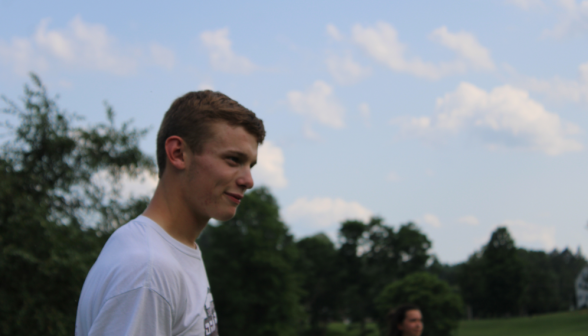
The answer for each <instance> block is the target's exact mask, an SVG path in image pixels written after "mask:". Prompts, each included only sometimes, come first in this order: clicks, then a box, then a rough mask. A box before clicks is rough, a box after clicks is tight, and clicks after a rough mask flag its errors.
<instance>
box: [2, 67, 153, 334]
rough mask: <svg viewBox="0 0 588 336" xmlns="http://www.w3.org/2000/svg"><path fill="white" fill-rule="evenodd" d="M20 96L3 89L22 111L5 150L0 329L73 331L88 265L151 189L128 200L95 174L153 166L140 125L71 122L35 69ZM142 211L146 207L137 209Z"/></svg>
mask: <svg viewBox="0 0 588 336" xmlns="http://www.w3.org/2000/svg"><path fill="white" fill-rule="evenodd" d="M31 79H32V84H33V86H32V87H30V86H28V85H27V86H25V93H24V98H23V99H22V103H21V104H18V103H15V102H13V101H11V100H9V99H7V98H5V97H3V99H4V101H5V102H6V104H7V107H6V108H4V109H3V112H4V113H7V114H9V115H11V116H13V117H16V118H18V120H19V124H18V126H17V127H10V126H9V124H6V125H8V131H9V132H10V134H11V139H10V140H9V141H7V142H5V143H4V144H3V146H2V149H1V152H0V333H1V334H4V335H24V334H26V335H71V334H73V330H74V324H75V315H76V309H77V300H78V297H79V294H80V291H81V287H82V284H83V281H84V279H85V277H86V274H87V272H88V270H89V269H90V267H91V266H92V264H93V263H94V261H95V259H96V257H97V256H98V254H99V252H100V250H101V248H102V246H103V244H104V242H105V241H106V239H107V238H108V235H109V234H110V232H112V230H113V229H114V228H116V227H117V226H118V225H119V224H120V223H122V222H125V221H127V220H128V219H129V218H131V217H133V216H135V215H136V214H137V211H138V210H139V209H141V208H142V206H143V205H144V204H146V200H145V199H134V200H129V201H127V200H123V199H122V198H121V196H120V193H119V191H120V189H119V188H116V187H114V188H109V187H108V186H104V185H101V184H99V183H97V181H96V176H97V174H99V173H104V172H106V173H107V174H108V175H109V176H110V177H111V179H112V180H113V181H115V182H116V181H118V180H119V179H120V178H121V176H123V174H129V175H131V176H137V175H138V174H140V173H142V172H144V171H150V172H152V171H153V170H154V165H153V162H152V160H151V159H150V158H149V157H147V156H146V155H144V154H143V153H142V152H141V150H140V149H139V140H140V138H141V137H142V136H143V135H144V134H145V131H144V130H136V129H134V128H131V127H130V124H129V123H124V124H123V125H122V126H120V127H117V126H116V125H115V123H114V112H113V110H112V108H110V107H109V106H107V110H106V112H107V117H108V123H107V124H99V125H94V126H89V127H79V126H75V122H76V121H79V120H80V118H79V117H76V116H75V115H72V114H69V113H67V112H65V111H63V110H61V109H60V108H59V107H58V106H57V103H56V99H54V98H50V97H49V96H48V94H47V91H46V88H45V87H44V86H43V84H42V83H41V81H40V80H39V78H38V77H37V76H35V75H31ZM140 211H142V209H141V210H140Z"/></svg>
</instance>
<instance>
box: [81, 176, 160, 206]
mask: <svg viewBox="0 0 588 336" xmlns="http://www.w3.org/2000/svg"><path fill="white" fill-rule="evenodd" d="M92 181H93V183H95V184H96V185H98V186H99V187H101V188H104V190H105V192H107V193H110V192H112V191H113V190H115V188H116V190H118V191H119V192H120V195H121V197H122V198H123V199H128V198H130V197H131V196H135V197H138V196H149V197H151V196H153V193H154V192H155V188H157V184H158V183H159V178H158V177H157V175H151V174H149V173H147V172H144V173H142V174H140V175H139V176H137V177H134V178H133V177H131V176H129V175H128V174H122V176H121V177H120V180H119V181H118V182H115V181H114V180H113V178H112V177H111V176H110V174H109V173H108V172H107V171H100V172H98V173H96V174H95V175H94V176H93V177H92Z"/></svg>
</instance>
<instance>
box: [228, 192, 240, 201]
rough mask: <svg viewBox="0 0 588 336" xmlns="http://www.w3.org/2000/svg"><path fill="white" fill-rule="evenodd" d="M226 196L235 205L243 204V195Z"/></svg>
mask: <svg viewBox="0 0 588 336" xmlns="http://www.w3.org/2000/svg"><path fill="white" fill-rule="evenodd" d="M225 195H227V197H228V198H229V199H230V200H231V201H232V202H233V203H235V204H239V203H241V199H242V198H243V195H239V194H233V193H228V192H227V193H225Z"/></svg>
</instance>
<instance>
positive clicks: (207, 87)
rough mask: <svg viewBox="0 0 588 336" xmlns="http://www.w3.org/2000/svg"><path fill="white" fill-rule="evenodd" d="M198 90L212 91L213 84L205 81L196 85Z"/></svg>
mask: <svg viewBox="0 0 588 336" xmlns="http://www.w3.org/2000/svg"><path fill="white" fill-rule="evenodd" d="M198 90H201V91H203V90H211V91H214V85H212V84H211V83H207V82H204V83H200V85H198Z"/></svg>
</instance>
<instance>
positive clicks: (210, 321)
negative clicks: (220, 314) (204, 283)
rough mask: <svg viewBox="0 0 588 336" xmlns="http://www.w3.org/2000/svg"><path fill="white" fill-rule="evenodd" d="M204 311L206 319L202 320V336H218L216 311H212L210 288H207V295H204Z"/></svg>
mask: <svg viewBox="0 0 588 336" xmlns="http://www.w3.org/2000/svg"><path fill="white" fill-rule="evenodd" d="M204 311H205V312H206V318H205V319H204V334H205V335H206V336H218V328H217V323H218V320H217V318H216V310H214V301H213V299H212V293H211V292H210V288H208V293H206V300H205V301H204Z"/></svg>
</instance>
